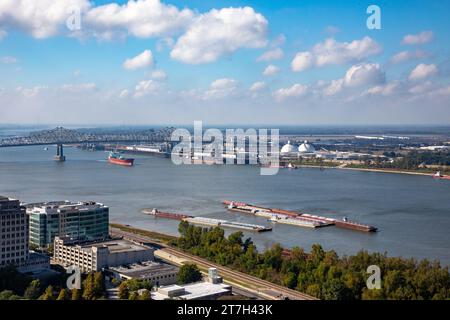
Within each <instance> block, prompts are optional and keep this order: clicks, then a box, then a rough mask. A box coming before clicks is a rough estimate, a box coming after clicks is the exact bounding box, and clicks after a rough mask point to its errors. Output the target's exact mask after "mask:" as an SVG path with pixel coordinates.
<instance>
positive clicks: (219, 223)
mask: <svg viewBox="0 0 450 320" xmlns="http://www.w3.org/2000/svg"><path fill="white" fill-rule="evenodd" d="M142 212H143V213H145V214H147V215H151V216H155V217H159V218H166V219H173V220H179V221H186V222H189V223H191V224H196V225H202V226H208V227H223V228H232V229H241V230H245V231H256V232H266V231H272V228H271V227H266V226H262V225H256V224H249V223H242V222H235V221H227V220H221V219H213V218H205V217H194V216H190V215H185V214H180V213H170V212H163V211H159V210H157V209H143V210H142Z"/></svg>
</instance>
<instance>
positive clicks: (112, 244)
mask: <svg viewBox="0 0 450 320" xmlns="http://www.w3.org/2000/svg"><path fill="white" fill-rule="evenodd" d="M62 239H63V240H66V239H64V238H62ZM64 246H67V247H79V248H81V250H83V251H92V249H93V248H107V249H108V250H109V252H110V253H118V252H129V251H146V250H153V249H152V248H150V247H147V246H143V245H140V244H137V243H134V242H131V241H128V240H107V241H95V242H86V243H82V244H78V243H76V242H73V243H71V239H68V238H67V242H65V243H64Z"/></svg>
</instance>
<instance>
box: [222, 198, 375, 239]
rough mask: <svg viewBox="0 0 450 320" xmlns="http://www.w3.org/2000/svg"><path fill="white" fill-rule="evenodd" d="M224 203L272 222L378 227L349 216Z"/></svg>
mask: <svg viewBox="0 0 450 320" xmlns="http://www.w3.org/2000/svg"><path fill="white" fill-rule="evenodd" d="M223 204H224V205H225V206H226V207H227V209H228V210H230V211H236V212H242V213H247V214H251V215H255V216H259V217H264V218H266V219H268V220H270V221H272V222H276V223H283V224H290V225H295V226H299V227H306V228H320V227H327V226H333V225H334V226H336V227H340V228H346V229H351V230H356V231H364V232H376V231H377V230H378V229H377V228H376V227H374V226H371V225H366V224H361V223H358V222H354V221H349V220H348V219H347V218H344V219H343V220H338V219H333V218H328V217H323V216H318V215H312V214H307V213H300V212H295V211H289V210H284V209H277V208H266V207H260V206H255V205H251V204H247V203H244V202H237V201H229V200H225V201H223Z"/></svg>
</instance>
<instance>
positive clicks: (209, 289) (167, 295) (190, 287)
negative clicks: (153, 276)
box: [151, 282, 232, 300]
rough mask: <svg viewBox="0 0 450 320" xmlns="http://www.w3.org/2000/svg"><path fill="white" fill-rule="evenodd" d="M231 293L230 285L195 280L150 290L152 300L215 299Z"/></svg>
mask: <svg viewBox="0 0 450 320" xmlns="http://www.w3.org/2000/svg"><path fill="white" fill-rule="evenodd" d="M231 293H232V289H231V286H230V285H226V284H223V283H211V282H196V283H192V284H186V285H183V286H180V285H176V284H175V285H171V286H165V287H160V288H158V290H157V291H156V292H152V293H151V296H152V299H153V300H166V299H176V300H216V299H217V298H219V297H221V296H229V295H231Z"/></svg>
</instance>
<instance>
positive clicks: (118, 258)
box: [53, 237, 154, 272]
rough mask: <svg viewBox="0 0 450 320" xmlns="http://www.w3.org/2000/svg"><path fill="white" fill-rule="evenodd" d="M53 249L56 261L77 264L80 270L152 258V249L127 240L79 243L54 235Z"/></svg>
mask: <svg viewBox="0 0 450 320" xmlns="http://www.w3.org/2000/svg"><path fill="white" fill-rule="evenodd" d="M53 250H54V253H53V259H54V261H55V262H56V263H59V264H61V265H63V266H64V267H68V266H71V265H75V266H78V267H79V268H80V269H81V271H82V272H90V271H100V270H102V269H107V268H110V267H118V266H121V265H127V264H133V263H137V262H143V261H150V260H153V259H154V255H153V252H154V249H152V248H149V247H147V246H143V245H139V244H136V243H134V242H130V241H127V240H109V241H103V242H86V243H80V242H79V241H78V240H74V239H71V238H68V237H62V238H60V237H55V241H54V249H53Z"/></svg>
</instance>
